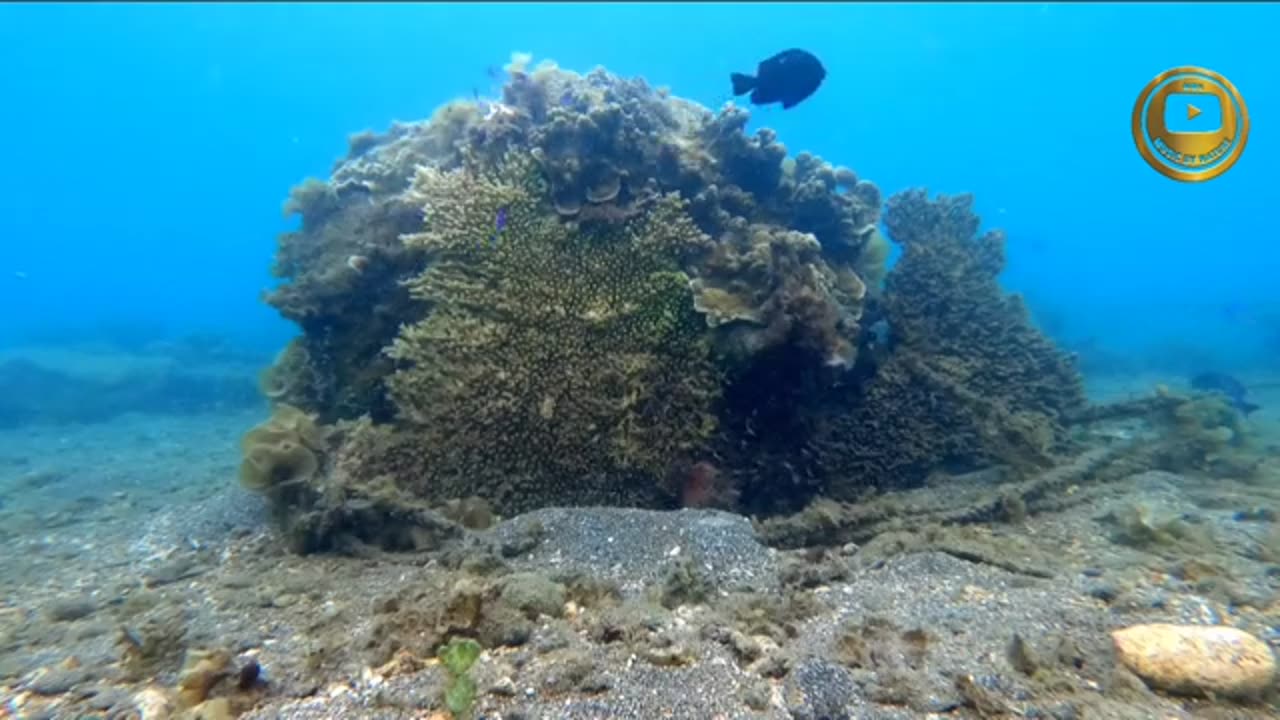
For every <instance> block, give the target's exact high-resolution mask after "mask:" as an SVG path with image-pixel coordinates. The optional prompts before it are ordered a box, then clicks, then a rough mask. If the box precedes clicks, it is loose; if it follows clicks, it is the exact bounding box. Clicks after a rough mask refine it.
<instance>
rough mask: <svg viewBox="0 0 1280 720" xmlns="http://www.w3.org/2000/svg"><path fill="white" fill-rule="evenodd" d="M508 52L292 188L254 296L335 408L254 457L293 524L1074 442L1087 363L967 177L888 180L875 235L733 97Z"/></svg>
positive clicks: (831, 176) (772, 481) (864, 197)
mask: <svg viewBox="0 0 1280 720" xmlns="http://www.w3.org/2000/svg"><path fill="white" fill-rule="evenodd" d="M508 72H509V77H508V80H507V82H506V84H505V85H504V87H503V88H502V93H501V100H500V101H499V100H493V101H485V100H476V101H470V100H468V101H455V102H452V103H449V104H447V105H445V106H444V107H442V108H441V109H440V110H439V111H437V112H436V113H435V114H434V115H433V116H432V117H431V118H430V119H428V120H425V121H421V122H414V123H397V124H395V125H394V126H393V127H392V129H391V130H390V131H389V132H387V133H385V134H375V133H368V132H366V133H361V134H359V135H356V136H353V137H352V138H351V141H350V150H349V152H348V154H347V156H346V157H345V158H343V159H342V160H340V161H339V162H338V163H337V165H336V166H335V168H334V170H333V172H332V175H331V177H330V179H329V180H327V181H322V180H314V179H313V180H308V181H306V182H305V183H303V184H302V185H301V186H299V187H298V188H296V189H295V190H294V191H293V193H292V195H291V197H290V199H289V201H288V202H287V203H286V211H287V212H290V213H293V214H296V215H299V216H300V219H301V222H300V225H299V227H298V229H297V230H295V231H292V232H288V233H285V234H284V235H283V236H282V237H281V238H280V243H279V250H278V252H277V257H276V263H275V272H276V274H277V275H278V276H279V277H280V278H281V279H282V283H281V285H280V286H279V287H278V288H276V289H275V290H273V291H272V292H270V293H269V294H268V296H267V301H268V302H269V303H271V304H272V305H273V306H274V307H276V308H277V309H278V310H279V311H280V312H281V313H282V314H283V315H284V316H285V317H287V318H289V319H291V320H293V321H294V322H296V323H297V325H298V326H299V328H300V330H301V334H300V335H299V337H297V338H296V339H295V340H293V341H292V343H290V345H289V346H288V347H287V348H286V349H284V350H283V351H282V352H281V354H280V356H279V358H278V359H277V361H276V363H275V364H274V365H273V366H272V367H271V368H268V369H267V370H266V371H264V373H263V377H262V388H263V391H264V393H265V394H267V395H268V396H269V397H270V398H271V399H272V400H274V401H276V402H278V403H282V404H285V405H287V406H288V407H290V408H297V410H296V411H294V410H290V411H287V413H292V412H304V413H307V414H308V416H309V417H311V418H314V420H315V422H317V423H319V424H320V425H321V426H323V427H327V428H328V429H329V430H330V432H327V433H325V434H324V438H325V440H324V445H325V447H323V448H313V449H312V452H313V453H314V454H315V456H316V458H317V461H316V462H315V463H314V464H312V463H306V462H293V461H292V460H290V459H289V458H292V455H288V457H286V456H285V455H282V454H281V451H279V450H278V449H274V450H272V453H273V454H272V455H271V457H270V458H266V456H264V455H261V454H259V456H256V457H257V460H256V461H255V462H257V463H258V464H261V462H266V461H267V460H269V461H270V462H272V463H276V464H278V465H280V466H281V467H285V468H286V470H284V471H281V472H284V473H285V474H288V475H289V476H290V478H289V480H288V482H289V487H294V486H296V485H303V486H308V487H310V488H311V490H310V491H309V492H293V491H291V492H289V493H280V492H273V491H272V488H274V487H275V482H276V481H275V480H271V478H272V477H274V475H273V474H272V473H270V472H267V471H266V470H262V471H255V473H256V474H253V476H252V479H250V480H247V481H246V484H248V485H249V486H250V487H254V488H256V489H260V490H262V491H264V492H267V493H268V495H270V496H271V497H273V499H274V501H275V502H276V505H277V507H276V509H277V514H278V515H279V516H280V517H281V518H282V519H283V520H284V521H285V523H286V525H287V526H288V527H290V528H291V529H292V530H293V531H294V537H295V540H297V544H298V546H299V547H302V548H304V549H316V548H321V547H326V546H329V545H332V544H333V543H334V542H336V541H337V540H338V536H339V535H344V536H346V535H354V536H355V537H357V538H358V539H361V540H363V541H370V540H374V541H377V542H383V543H384V544H386V543H387V542H389V543H390V544H392V545H403V544H405V542H407V541H406V540H405V538H407V537H408V538H410V539H411V538H412V536H413V533H412V532H411V531H410V530H411V528H412V527H413V526H414V525H415V523H416V524H418V525H424V524H425V525H428V526H429V525H431V524H432V523H431V521H426V520H424V519H423V518H425V517H427V515H426V514H424V513H430V512H432V511H430V508H432V507H436V506H439V505H440V504H441V503H444V502H446V501H449V500H451V499H454V498H459V497H463V496H469V495H478V496H480V497H483V498H485V499H486V500H488V501H489V502H490V503H492V505H493V506H494V507H495V509H496V510H498V511H499V512H502V513H511V512H519V511H523V510H527V509H531V508H535V507H542V506H551V505H579V504H598V503H607V504H619V505H640V506H648V507H676V506H678V505H679V504H681V502H682V498H683V499H684V500H683V502H688V500H687V498H690V497H696V498H697V502H698V504H699V505H706V504H712V505H720V506H725V507H728V508H730V509H739V510H748V511H755V512H769V511H777V510H786V509H793V508H796V507H800V506H803V505H804V504H805V503H807V502H808V501H809V500H811V499H813V498H814V497H815V496H817V495H820V494H824V493H827V494H834V495H848V494H851V493H855V492H857V491H858V489H859V488H864V489H865V488H867V487H873V486H876V487H891V486H907V485H911V484H914V483H917V482H919V481H920V480H921V479H923V478H924V477H925V475H927V474H928V473H929V472H930V471H932V470H934V469H936V468H938V467H940V466H942V465H944V464H949V463H961V464H966V463H967V464H972V465H979V464H984V463H1003V464H1012V465H1017V466H1022V465H1030V466H1034V465H1037V464H1039V463H1043V462H1045V461H1047V459H1048V458H1050V457H1051V456H1052V455H1053V453H1055V452H1056V451H1057V450H1058V449H1059V448H1060V447H1061V446H1062V445H1063V444H1064V443H1065V435H1064V430H1063V424H1062V422H1061V421H1060V418H1061V417H1062V416H1063V415H1064V414H1065V413H1069V412H1071V411H1072V409H1073V408H1075V407H1077V406H1078V405H1079V404H1081V403H1082V402H1083V395H1082V393H1081V390H1080V380H1079V378H1078V377H1077V375H1076V373H1075V370H1074V368H1073V367H1072V365H1071V362H1070V361H1069V359H1068V358H1067V357H1066V356H1064V355H1063V354H1061V353H1060V352H1058V351H1057V350H1056V349H1055V348H1054V347H1053V346H1052V345H1050V344H1049V342H1048V341H1047V340H1045V339H1044V338H1043V337H1042V336H1041V335H1040V334H1039V333H1038V332H1037V331H1036V330H1035V329H1034V328H1033V327H1032V325H1031V324H1030V323H1029V321H1028V319H1027V315H1026V313H1025V311H1024V310H1023V309H1022V306H1021V304H1020V301H1019V300H1018V299H1017V298H1016V297H1013V296H1008V295H1006V294H1004V293H1003V292H1002V291H1001V289H1000V288H999V286H998V284H997V282H996V275H997V274H998V272H999V270H1000V266H1001V264H1002V262H1003V248H1002V240H1001V238H1000V237H999V236H998V235H995V234H987V235H978V234H977V229H978V220H977V218H976V216H974V215H973V213H972V211H971V209H970V206H969V204H968V201H967V200H965V199H947V198H942V199H937V200H931V199H929V198H928V197H927V196H926V195H925V194H924V193H923V192H921V191H910V192H906V193H903V194H900V195H898V196H895V197H893V198H891V199H890V200H889V202H888V215H887V217H886V218H885V226H886V229H887V233H888V239H886V237H885V235H883V234H882V233H881V231H880V229H879V225H880V220H881V218H880V211H881V206H882V202H883V201H882V198H881V193H880V191H879V190H878V189H877V188H876V186H875V185H874V184H872V183H871V182H869V181H867V180H864V179H859V178H858V177H857V175H856V174H855V173H854V172H853V171H852V170H849V169H847V168H840V167H833V166H831V165H830V164H828V163H826V162H823V161H822V160H821V159H820V158H817V157H815V156H813V155H811V154H808V153H799V154H798V155H795V156H792V155H791V154H790V153H789V152H788V151H787V149H786V148H785V147H784V146H783V145H782V144H781V143H779V142H778V139H777V137H776V136H775V134H774V133H773V132H771V131H769V130H759V131H757V132H755V133H748V132H747V129H746V128H747V122H748V119H749V117H748V114H747V113H746V111H744V110H743V109H741V108H737V107H735V106H733V105H727V106H725V107H724V108H723V109H721V110H720V111H719V112H713V111H711V110H708V109H707V108H704V107H702V106H699V105H697V104H696V103H692V102H689V101H687V100H682V99H680V98H676V97H673V96H671V95H670V94H669V93H668V92H666V91H665V90H661V89H654V88H652V87H650V86H649V85H648V84H647V83H645V82H644V81H643V80H640V79H622V78H618V77H616V76H614V75H612V74H610V73H608V72H607V71H605V70H603V69H596V70H594V71H592V72H590V73H588V74H586V75H580V74H577V73H573V72H569V71H566V70H562V69H560V68H558V67H556V66H555V65H554V64H551V63H543V64H541V65H538V66H537V67H533V68H530V67H529V66H528V64H527V62H526V61H525V60H524V59H520V60H519V61H517V62H514V63H513V64H512V65H511V66H509V67H508ZM889 240H892V241H893V242H895V243H897V244H898V245H899V246H900V247H901V248H902V259H901V261H900V262H899V263H898V264H897V265H896V266H894V268H893V269H892V270H888V271H886V262H887V260H888V257H889V254H890V253H889V250H890V244H889ZM286 417H294V416H293V415H292V414H287V415H286ZM258 434H259V436H260V437H265V435H264V434H263V432H261V431H260V432H259V433H258ZM271 440H272V441H273V442H274V441H275V437H274V436H272V438H271ZM290 442H291V443H292V442H293V441H290ZM304 445H308V444H307V443H304ZM294 447H295V445H293V444H290V445H289V448H290V452H291V453H292V452H293V450H292V448H294ZM308 447H309V445H308ZM263 458H266V459H265V460H264V459H263ZM319 458H324V460H323V462H321V461H319V460H318V459H319ZM255 467H256V465H255ZM708 477H714V478H715V479H716V480H715V482H714V483H710V484H708V483H707V482H705V479H706V478H708ZM703 485H707V487H703ZM712 486H714V487H712ZM353 508H355V509H356V510H353ZM357 515H358V516H359V517H360V518H361V522H362V523H365V525H366V527H364V528H356V527H355V526H353V524H352V521H351V518H352V517H354V516H357ZM378 523H383V524H384V525H385V527H384V528H382V529H381V530H378V529H372V528H371V527H368V526H369V525H377V524H378ZM428 534H429V533H428ZM299 538H301V539H300V540H299ZM387 538H391V540H390V541H388V540H387ZM410 544H412V543H410Z"/></svg>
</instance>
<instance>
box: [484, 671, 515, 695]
mask: <svg viewBox="0 0 1280 720" xmlns="http://www.w3.org/2000/svg"><path fill="white" fill-rule="evenodd" d="M489 692H491V693H493V694H494V695H499V696H501V697H515V696H516V683H515V681H514V680H512V679H511V678H510V677H507V676H503V677H500V678H498V679H497V681H495V682H494V683H493V686H492V687H490V688H489Z"/></svg>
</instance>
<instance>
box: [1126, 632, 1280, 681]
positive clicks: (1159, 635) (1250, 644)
mask: <svg viewBox="0 0 1280 720" xmlns="http://www.w3.org/2000/svg"><path fill="white" fill-rule="evenodd" d="M1111 639H1112V641H1113V642H1114V644H1115V648H1116V655H1117V657H1118V658H1119V659H1120V662H1121V663H1123V664H1124V666H1125V667H1127V668H1129V669H1130V670H1132V671H1133V672H1134V674H1136V675H1137V676H1138V677H1140V678H1142V679H1143V680H1144V681H1146V682H1147V683H1148V684H1149V685H1151V686H1152V687H1156V688H1160V689H1161V690H1165V691H1167V692H1171V693H1177V694H1186V695H1208V694H1213V695H1222V696H1226V697H1250V696H1256V695H1257V694H1258V693H1260V692H1261V691H1262V690H1263V689H1265V688H1266V687H1267V686H1269V685H1270V684H1271V681H1272V679H1273V678H1274V677H1275V672H1276V660H1275V656H1274V655H1273V654H1272V653H1271V648H1269V647H1267V645H1266V643H1264V642H1262V641H1261V640H1259V639H1258V638H1256V637H1254V636H1252V635H1250V634H1249V633H1246V632H1244V631H1242V630H1237V629H1235V628H1232V627H1226V626H1222V625H1172V624H1163V623H1157V624H1152V625H1134V626H1132V627H1128V628H1123V629H1121V630H1116V631H1114V632H1112V633H1111Z"/></svg>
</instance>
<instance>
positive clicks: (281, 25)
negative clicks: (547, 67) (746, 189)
mask: <svg viewBox="0 0 1280 720" xmlns="http://www.w3.org/2000/svg"><path fill="white" fill-rule="evenodd" d="M1277 26H1280V6H1274V5H1262V4H1257V5H1223V4H1214V5H1212V6H1210V5H1190V4H1178V5H1154V4H1153V5H1146V4H1142V5H1113V4H1107V5H1102V4H1098V5H1093V4H1090V5H1055V4H1027V5H1013V4H990V5H971V6H965V5H924V4H913V5H889V4H850V5H798V4H795V3H788V4H786V5H763V4H761V5H738V4H717V5H703V6H696V5H690V4H686V3H681V4H679V5H659V4H648V5H577V4H572V5H569V4H566V5H556V6H550V5H540V4H522V5H500V4H487V5H474V6H463V5H430V6H417V5H387V6H373V5H361V6H354V5H337V4H326V5H310V6H308V5H293V4H289V5H230V4H207V5H151V4H145V5H125V6H108V5H81V6H76V5H49V6H43V5H41V6H35V5H31V6H23V5H10V4H6V5H0V103H2V107H3V111H2V112H0V136H2V137H3V138H4V147H5V151H4V172H3V173H0V239H2V240H3V244H4V245H3V247H4V254H3V255H2V256H0V307H3V308H4V312H3V314H2V315H0V343H17V342H22V341H25V340H26V339H28V338H30V337H31V336H32V335H45V336H48V335H58V334H60V333H61V334H63V335H66V336H75V335H76V334H77V333H94V332H101V331H102V329H103V328H109V329H111V330H110V331H111V332H121V333H126V334H127V333H135V334H138V335H140V336H142V337H144V338H145V337H147V336H150V335H163V334H181V333H184V332H189V331H197V330H198V331H214V332H223V333H227V334H230V335H233V336H235V337H237V338H240V339H241V340H243V341H245V342H253V343H261V346H262V347H264V348H272V349H274V348H278V347H279V346H280V344H281V343H282V342H283V340H284V338H287V337H288V336H290V335H291V334H292V332H293V329H292V328H291V327H290V326H289V325H288V324H287V323H285V322H284V321H282V320H280V319H279V318H277V317H276V315H275V314H274V312H273V311H272V310H271V309H270V308H268V307H266V306H265V305H263V304H261V303H260V302H259V300H258V295H259V292H260V291H261V290H262V289H263V288H265V287H268V286H269V285H270V284H271V282H272V279H271V278H270V276H269V274H268V272H267V268H268V267H269V265H270V262H271V258H272V254H273V252H274V248H275V245H274V237H275V235H276V234H277V233H279V232H280V231H282V230H284V229H286V228H287V227H288V226H289V225H288V222H289V221H288V220H287V219H285V218H284V217H283V216H282V215H281V212H280V206H281V201H282V200H283V199H284V198H285V197H286V194H287V192H288V190H289V188H290V187H291V186H292V185H293V184H295V183H296V182H298V181H300V180H301V179H302V178H304V177H305V176H308V175H315V176H321V177H323V176H325V175H326V174H327V172H328V169H329V167H330V165H331V163H332V161H333V160H334V159H335V158H336V157H337V156H339V155H341V154H343V153H344V152H345V148H346V137H347V135H348V134H349V133H351V132H354V131H358V130H361V129H365V128H373V129H382V128H385V127H386V126H387V125H388V124H389V123H390V122H391V121H392V120H393V119H397V118H399V119H418V118H422V117H426V116H428V115H429V114H430V113H431V111H432V109H433V108H435V107H437V106H438V105H440V104H441V103H443V102H445V101H447V100H449V99H451V98H454V97H458V96H470V95H471V93H472V91H473V88H474V89H477V90H479V91H480V92H482V93H484V92H486V91H488V90H490V89H491V87H490V85H491V83H492V81H491V80H490V79H489V78H488V77H487V75H486V72H485V70H486V67H488V66H499V67H500V66H501V65H502V64H503V63H505V62H506V61H507V59H508V58H509V56H510V53H511V52H512V51H514V50H521V51H528V52H531V53H532V54H533V55H534V57H535V58H536V59H543V58H552V59H554V60H556V61H558V62H559V63H560V64H561V65H562V66H564V67H567V68H570V69H574V70H579V71H586V70H589V69H591V68H592V67H594V66H595V65H604V66H606V67H607V68H609V69H610V70H612V71H614V72H617V73H619V74H622V75H642V76H644V77H645V78H647V79H648V80H649V81H650V82H651V83H653V84H655V85H666V86H669V87H670V88H671V89H672V92H674V93H675V94H677V95H681V96H684V97H688V98H691V99H694V100H697V101H699V102H702V103H704V104H707V105H709V106H712V107H718V106H719V105H720V104H721V103H723V102H724V101H725V100H727V99H728V97H729V89H728V74H729V73H730V72H731V71H735V70H736V71H751V70H752V69H753V68H754V66H755V64H756V63H757V62H758V61H759V60H760V59H763V58H765V57H767V56H769V55H771V54H773V53H775V52H777V51H779V50H781V49H784V48H786V47H791V46H800V47H804V48H806V49H808V50H810V51H812V52H814V53H815V54H817V55H818V56H819V57H821V58H822V60H823V62H824V63H825V64H826V66H827V68H828V72H829V75H828V78H827V80H826V83H825V85H824V86H823V87H822V88H821V89H820V90H819V92H818V93H817V94H816V95H815V96H814V97H812V98H810V99H809V100H808V101H806V102H805V103H803V104H801V105H800V106H799V107H797V108H795V109H793V110H789V111H786V112H782V111H780V110H776V109H774V110H763V111H757V112H755V113H754V115H753V124H754V125H756V126H769V127H773V128H775V129H776V130H777V131H778V133H779V134H780V137H781V138H782V140H783V141H784V142H785V143H786V144H787V146H788V147H789V148H790V149H791V150H793V151H800V150H809V151H812V152H815V153H817V154H819V155H821V156H823V157H824V158H826V159H828V160H830V161H832V162H835V163H838V164H843V165H847V166H849V167H852V168H853V169H855V170H856V171H857V172H858V174H859V175H860V176H861V177H863V178H867V179H870V180H872V181H874V182H875V183H877V184H878V185H879V186H880V187H881V189H882V190H884V191H885V192H886V194H888V193H891V192H894V191H897V190H900V189H903V188H907V187H912V186H921V185H923V186H927V187H928V188H929V189H930V190H932V191H935V192H947V193H952V192H960V191H972V192H974V193H976V195H977V204H978V208H979V210H980V212H981V213H982V215H983V217H984V221H985V222H986V223H987V224H988V225H992V226H1001V227H1004V228H1006V229H1007V230H1008V231H1009V235H1010V241H1009V256H1010V262H1009V267H1008V270H1007V272H1006V273H1005V276H1004V278H1003V279H1004V282H1005V284H1006V286H1007V287H1009V288H1011V289H1015V290H1019V291H1022V292H1024V293H1025V294H1026V296H1027V298H1028V301H1029V303H1030V305H1031V307H1032V309H1033V311H1035V313H1036V314H1037V316H1038V317H1040V318H1042V319H1047V320H1046V324H1047V325H1052V328H1051V329H1052V331H1053V332H1054V333H1055V334H1056V335H1057V336H1059V337H1060V338H1062V339H1064V341H1066V342H1078V341H1085V340H1089V341H1092V342H1095V343H1099V344H1101V345H1104V346H1107V347H1110V348H1113V349H1116V350H1118V351H1120V352H1127V353H1133V354H1142V353H1146V354H1148V355H1150V354H1152V353H1153V352H1158V353H1167V352H1169V351H1168V349H1167V348H1169V347H1175V346H1176V347H1182V348H1184V350H1185V351H1186V352H1198V353H1202V354H1204V356H1205V357H1210V358H1215V357H1216V358H1219V359H1221V360H1222V361H1223V362H1228V361H1229V362H1234V363H1237V364H1241V365H1245V364H1250V363H1252V364H1255V365H1256V364H1259V363H1264V362H1266V361H1267V360H1268V358H1269V357H1270V356H1269V355H1267V354H1266V350H1265V348H1264V346H1263V342H1262V339H1261V338H1262V335H1263V326H1264V325H1265V318H1266V316H1267V314H1268V313H1271V314H1280V294H1277V293H1276V291H1275V289H1274V287H1275V275H1276V271H1277V269H1278V268H1280V250H1277V249H1276V247H1275V241H1276V240H1277V239H1280V234H1277V232H1276V230H1275V227H1276V221H1275V218H1274V216H1273V215H1272V213H1274V212H1275V210H1276V207H1277V205H1276V201H1275V199H1274V197H1275V196H1274V192H1275V187H1276V182H1275V176H1274V172H1275V169H1276V168H1277V167H1280V149H1278V148H1280V128H1277V125H1276V123H1275V122H1274V121H1273V119H1274V118H1275V117H1277V115H1278V114H1280V83H1277V82H1276V78H1277V77H1278V76H1280V56H1278V55H1277V54H1276V53H1275V48H1274V40H1273V38H1272V35H1273V33H1274V28H1276V27H1277ZM1179 65H1199V66H1204V67H1208V68H1210V69H1212V70H1215V71H1217V72H1219V73H1222V74H1223V75H1225V76H1226V77H1228V78H1229V79H1230V80H1231V81H1232V82H1234V84H1235V85H1236V87H1238V88H1239V89H1240V91H1241V93H1242V94H1243V96H1244V98H1245V100H1246V102H1247V104H1248V109H1249V113H1250V115H1251V118H1252V136H1251V137H1250V140H1249V143H1248V148H1247V150H1246V152H1245V154H1244V156H1243V158H1242V159H1241V160H1240V162H1239V163H1238V164H1237V165H1236V166H1235V167H1234V168H1233V169H1231V170H1230V172H1228V173H1227V174H1226V175H1225V176H1223V177H1221V178H1219V179H1217V180H1214V181H1212V182H1208V183H1200V184H1183V183H1178V182H1174V181H1172V180H1169V179H1167V178H1165V177H1162V176H1161V175H1158V174H1157V173H1156V172H1155V171H1153V170H1152V169H1151V168H1149V167H1148V166H1147V165H1146V164H1145V163H1144V162H1143V161H1142V159H1141V158H1140V157H1139V155H1138V153H1137V152H1136V150H1135V148H1134V143H1133V141H1132V139H1131V136H1130V130H1129V119H1130V111H1131V109H1132V106H1133V103H1134V101H1135V99H1136V98H1137V96H1138V93H1139V92H1140V91H1141V89H1142V87H1143V86H1144V85H1145V84H1146V83H1147V82H1148V81H1150V80H1151V79H1152V78H1153V77H1154V76H1155V75H1156V74H1158V73H1160V72H1162V71H1164V70H1165V69H1167V68H1170V67H1174V66H1179ZM1228 309H1229V310H1228ZM1272 322H1273V323H1276V322H1280V321H1276V320H1272ZM1275 332H1277V334H1280V331H1275ZM1158 348H1165V349H1164V350H1156V349H1158ZM1270 352H1271V353H1272V354H1274V352H1276V350H1275V348H1272V349H1271V350H1270Z"/></svg>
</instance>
